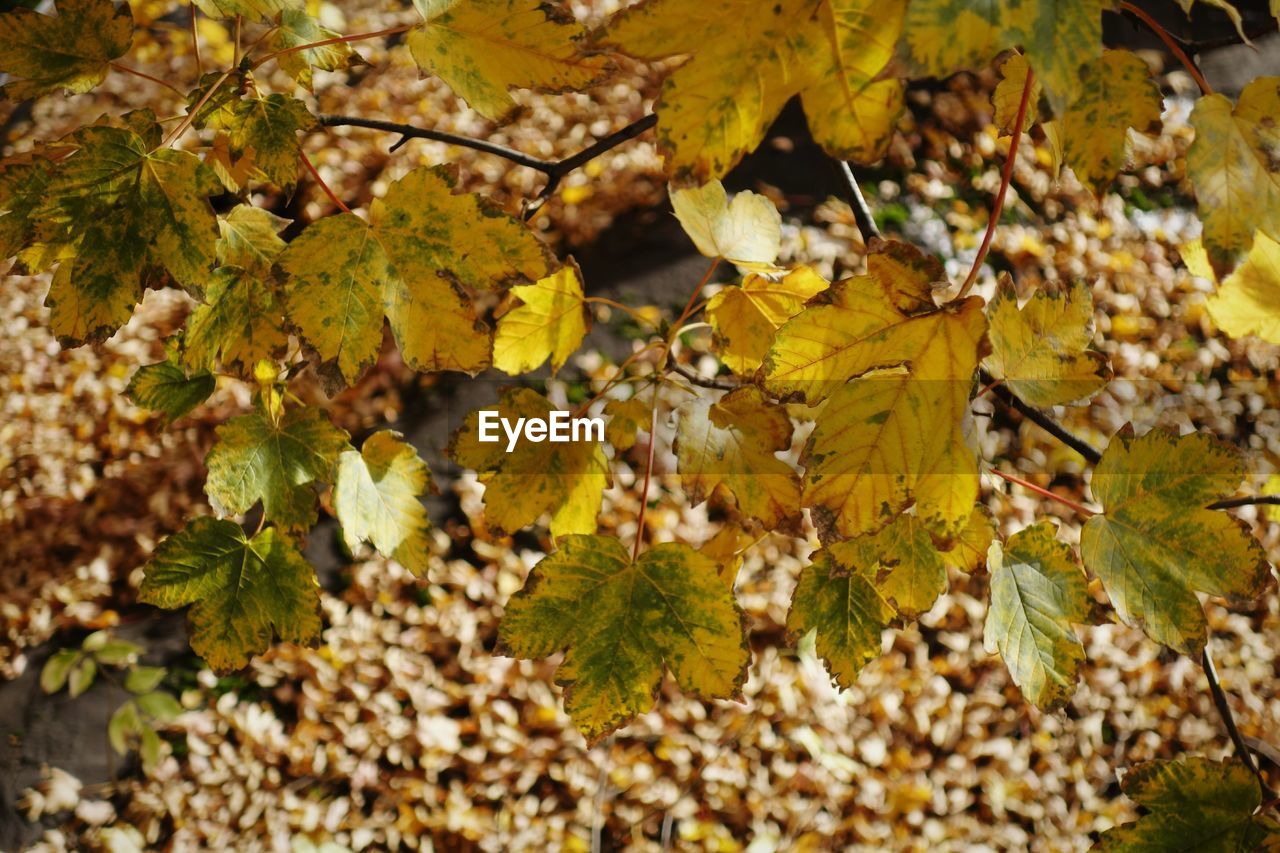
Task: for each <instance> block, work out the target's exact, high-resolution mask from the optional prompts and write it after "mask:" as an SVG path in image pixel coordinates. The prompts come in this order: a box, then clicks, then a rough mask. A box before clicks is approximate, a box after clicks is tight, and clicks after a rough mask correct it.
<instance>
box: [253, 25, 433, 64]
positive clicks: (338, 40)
mask: <svg viewBox="0 0 1280 853" xmlns="http://www.w3.org/2000/svg"><path fill="white" fill-rule="evenodd" d="M415 26H417V24H401V25H400V26H398V27H387V28H386V29H385V30H376V31H374V32H371V33H356V34H355V35H350V36H334V37H333V38H327V39H321V40H320V41H313V42H308V43H307V44H295V45H294V46H293V47H285V48H281V49H280V50H277V51H274V52H272V53H268V54H267V55H266V56H264V57H262V58H261V59H259V60H258V61H257V62H255V63H253V65H251V66H249V70H250V71H255V70H257V69H258V68H260V67H261V66H262V65H263V64H265V63H267V62H270V61H271V60H273V59H278V58H279V57H281V56H284V55H285V54H289V53H297V52H298V51H300V50H311V49H312V48H317V47H327V46H329V45H331V44H345V43H347V42H353V41H366V40H368V39H376V38H379V37H381V36H393V35H397V34H398V33H403V32H406V31H408V30H411V29H413V28H414V27H415Z"/></svg>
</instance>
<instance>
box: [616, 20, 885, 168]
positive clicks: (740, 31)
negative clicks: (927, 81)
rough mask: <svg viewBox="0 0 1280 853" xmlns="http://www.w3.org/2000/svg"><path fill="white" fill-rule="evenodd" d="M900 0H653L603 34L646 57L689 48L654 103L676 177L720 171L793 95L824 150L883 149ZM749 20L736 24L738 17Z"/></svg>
mask: <svg viewBox="0 0 1280 853" xmlns="http://www.w3.org/2000/svg"><path fill="white" fill-rule="evenodd" d="M905 5H906V4H905V2H903V0H890V1H889V2H875V0H781V2H777V3H766V4H761V3H758V2H755V0H726V1H725V2H717V3H705V2H700V0H653V2H648V3H641V4H638V5H636V6H632V7H631V8H629V9H626V10H624V11H623V12H620V13H619V14H617V15H615V16H614V17H613V19H611V20H610V22H609V25H608V32H607V35H606V42H607V43H608V44H610V45H613V46H617V47H620V48H621V49H622V50H624V51H625V52H627V53H629V54H631V55H632V56H636V57H639V58H643V59H652V60H657V59H666V58H669V57H676V56H687V57H689V59H688V60H687V61H686V62H685V63H684V64H682V65H680V66H679V67H678V68H676V69H675V70H674V71H672V72H671V73H670V74H669V76H668V77H667V82H666V85H665V86H664V87H663V90H662V95H661V97H660V98H659V99H658V102H657V104H656V105H655V111H656V112H657V114H658V127H657V137H658V145H659V148H660V150H661V152H662V154H663V156H664V158H665V159H666V165H667V171H668V173H669V174H670V175H671V176H672V177H673V178H674V179H675V180H676V181H677V182H678V183H681V184H684V183H699V184H701V183H705V182H706V181H708V180H710V179H713V178H720V177H723V176H724V175H725V173H727V172H728V171H729V170H730V169H731V168H732V167H733V166H734V164H736V163H737V162H738V161H739V160H740V159H741V158H742V156H743V155H744V154H746V153H747V152H748V151H751V150H752V149H754V148H755V147H756V146H757V145H759V143H760V141H761V140H762V139H763V138H764V134H765V131H766V130H767V129H768V127H769V125H771V124H772V123H773V120H774V119H775V118H776V117H777V115H778V113H779V112H781V110H782V107H783V106H784V105H785V104H786V103H787V101H788V100H789V99H790V98H792V97H793V96H795V95H799V96H800V97H801V100H802V102H803V104H804V109H805V113H806V115H807V116H808V118H809V122H810V127H811V128H812V129H813V134H814V138H815V139H817V140H818V141H819V143H820V144H822V145H823V147H824V148H826V149H827V150H828V152H830V153H831V154H833V155H835V156H838V157H843V158H847V159H857V160H860V161H865V162H869V161H872V160H876V159H878V158H880V157H881V156H883V154H884V152H885V151H886V150H887V148H888V145H889V141H890V139H891V137H892V134H893V130H894V126H895V125H896V123H897V119H898V115H899V113H900V110H901V106H902V94H901V83H900V82H899V81H897V80H893V79H885V80H880V79H878V78H879V77H880V76H881V74H882V72H884V70H885V68H886V67H887V66H888V64H889V60H890V58H891V57H892V54H893V49H894V45H895V43H896V42H897V40H898V33H899V30H900V28H901V23H902V14H903V11H904V7H905ZM744 21H750V22H751V25H750V27H746V28H745V29H744V27H743V22H744Z"/></svg>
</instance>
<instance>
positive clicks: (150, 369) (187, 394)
mask: <svg viewBox="0 0 1280 853" xmlns="http://www.w3.org/2000/svg"><path fill="white" fill-rule="evenodd" d="M216 386H217V379H216V378H215V377H214V376H213V374H211V373H209V371H207V370H199V371H196V372H195V373H193V374H192V375H190V376H188V375H187V372H186V371H185V370H183V369H182V368H181V367H179V366H178V365H176V364H174V363H173V362H172V361H160V362H156V363H155V364H147V365H143V366H142V367H139V368H138V369H137V370H135V371H134V372H133V376H132V377H130V379H129V386H128V387H127V388H125V393H126V394H128V395H129V398H130V399H131V400H133V402H135V403H137V404H138V405H139V406H142V407H143V408H146V409H150V410H151V411H153V412H160V413H162V414H163V415H164V416H165V422H166V423H172V422H173V421H176V420H177V419H178V418H180V417H182V416H183V415H185V414H187V413H188V412H190V411H191V410H192V409H194V408H195V407H196V406H198V405H200V404H201V403H203V402H204V401H205V400H207V399H208V398H209V395H210V394H212V393H213V389H214V388H215V387H216Z"/></svg>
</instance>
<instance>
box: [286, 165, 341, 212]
mask: <svg viewBox="0 0 1280 853" xmlns="http://www.w3.org/2000/svg"><path fill="white" fill-rule="evenodd" d="M298 156H299V157H301V158H302V165H304V166H306V167H307V171H308V172H310V173H311V177H313V178H315V179H316V183H317V184H319V185H320V189H322V190H324V194H325V195H327V196H328V197H329V201H331V202H333V203H334V204H335V205H337V206H338V209H339V210H341V211H342V212H343V213H350V212H351V208H349V207H347V206H346V205H345V204H343V203H342V199H340V198H338V196H337V194H336V193H334V191H333V189H332V188H331V187H330V186H329V185H328V184H326V183H325V182H324V178H322V177H320V172H319V170H317V169H316V167H315V164H313V163H312V162H311V158H310V157H308V156H307V155H306V152H303V151H299V152H298Z"/></svg>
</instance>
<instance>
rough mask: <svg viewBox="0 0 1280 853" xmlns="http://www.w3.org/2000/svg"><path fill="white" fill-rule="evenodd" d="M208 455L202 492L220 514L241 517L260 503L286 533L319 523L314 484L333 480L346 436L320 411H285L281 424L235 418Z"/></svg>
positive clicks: (261, 417) (258, 416) (260, 416)
mask: <svg viewBox="0 0 1280 853" xmlns="http://www.w3.org/2000/svg"><path fill="white" fill-rule="evenodd" d="M217 434H218V442H217V444H215V445H214V446H213V449H211V450H210V451H209V455H208V456H207V457H205V467H206V468H208V469H209V477H208V479H207V480H206V481H205V485H204V492H205V494H206V495H207V496H208V497H209V503H210V504H211V505H212V506H213V508H214V509H215V510H216V511H217V512H218V513H219V514H220V515H238V514H240V513H243V512H246V511H248V509H249V508H250V507H252V506H253V505H254V504H255V503H257V502H258V501H259V500H260V501H262V507H263V512H264V513H265V515H266V518H267V520H268V521H270V522H272V523H274V524H275V525H276V526H278V527H280V528H283V529H284V530H287V531H298V530H304V529H306V528H307V527H309V526H310V525H312V524H314V523H315V520H316V494H315V489H314V488H312V484H313V483H315V482H317V481H321V482H332V472H333V465H334V463H335V462H336V461H337V459H338V454H339V453H341V452H342V451H343V450H345V449H347V447H349V445H348V444H347V434H346V433H345V432H343V431H342V430H340V429H338V428H337V427H335V426H334V425H333V424H332V423H330V422H329V418H328V417H327V416H326V415H325V413H324V412H323V411H322V410H320V409H314V408H299V409H290V410H289V411H286V412H285V413H284V414H283V416H281V417H280V418H279V419H278V420H277V419H275V418H272V417H270V416H268V414H266V413H264V412H262V411H255V412H253V413H251V414H248V415H241V416H240V417H238V418H232V419H231V420H229V421H227V422H226V423H225V424H223V425H222V426H220V427H218V429H217Z"/></svg>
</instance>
